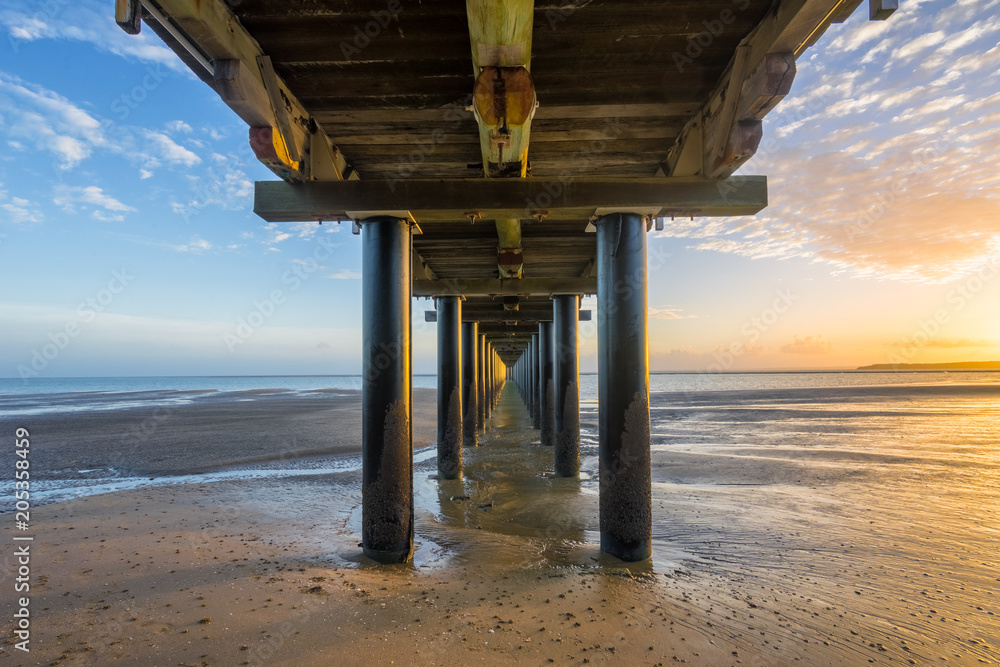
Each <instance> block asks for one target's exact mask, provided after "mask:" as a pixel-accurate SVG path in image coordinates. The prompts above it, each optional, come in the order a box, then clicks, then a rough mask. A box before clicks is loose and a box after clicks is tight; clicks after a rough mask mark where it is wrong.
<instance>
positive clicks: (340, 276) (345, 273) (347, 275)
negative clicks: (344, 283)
mask: <svg viewBox="0 0 1000 667" xmlns="http://www.w3.org/2000/svg"><path fill="white" fill-rule="evenodd" d="M327 278H333V279H335V280H359V279H360V278H361V274H360V273H358V272H357V271H352V270H351V269H341V270H340V271H337V272H335V273H331V274H330V275H328V276H327Z"/></svg>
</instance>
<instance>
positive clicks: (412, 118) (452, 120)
mask: <svg viewBox="0 0 1000 667" xmlns="http://www.w3.org/2000/svg"><path fill="white" fill-rule="evenodd" d="M452 102H454V103H453V104H448V105H445V106H443V107H441V108H436V109H345V110H342V111H336V110H328V111H315V112H314V116H315V117H316V121H317V122H319V123H322V124H323V125H324V126H326V125H327V124H336V123H348V124H357V125H365V124H368V123H393V122H399V123H404V124H430V123H443V124H446V125H448V124H457V123H463V122H464V123H467V124H468V125H469V127H475V121H474V120H473V118H472V114H471V113H470V112H466V111H465V107H466V106H468V104H469V103H470V102H469V100H466V99H465V98H463V99H462V100H452ZM699 108H701V104H700V103H698V102H664V103H652V104H573V105H561V106H560V105H554V104H543V105H541V106H539V107H538V110H537V111H536V112H535V120H534V122H542V121H546V120H570V119H593V120H599V121H605V122H606V121H607V120H609V119H616V118H684V119H685V122H686V119H687V118H689V117H690V116H691V114H693V113H695V112H696V111H698V109H699Z"/></svg>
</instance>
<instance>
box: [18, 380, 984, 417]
mask: <svg viewBox="0 0 1000 667" xmlns="http://www.w3.org/2000/svg"><path fill="white" fill-rule="evenodd" d="M966 383H977V384H979V383H989V384H1000V371H997V372H942V371H937V372H894V373H883V372H858V371H844V372H774V373H770V372H757V373H654V374H652V375H651V376H650V379H649V384H650V391H653V392H680V393H692V392H705V391H754V390H782V389H808V388H822V387H863V386H888V385H925V384H966ZM436 386H437V378H436V377H435V376H433V375H415V376H413V387H414V388H424V389H433V388H435V387H436ZM268 389H273V390H276V391H277V390H281V391H290V392H295V393H299V394H302V395H313V396H316V397H317V398H322V396H323V392H324V391H325V392H336V391H345V390H346V391H359V390H360V389H361V377H360V376H358V375H257V376H220V377H185V376H177V377H173V376H164V377H108V378H85V377H80V378H76V377H74V378H36V379H31V380H28V381H24V380H20V379H16V378H0V414H3V415H6V416H28V415H33V414H55V413H60V412H87V411H95V410H122V409H128V408H134V407H156V406H170V405H183V404H186V403H191V402H192V401H195V400H198V399H199V398H201V397H204V396H206V395H213V397H214V398H222V396H221V395H222V394H225V393H227V392H248V391H257V392H260V391H266V390H268ZM580 398H581V401H583V402H584V403H591V404H593V403H594V402H596V400H597V375H595V374H586V375H582V376H581V377H580Z"/></svg>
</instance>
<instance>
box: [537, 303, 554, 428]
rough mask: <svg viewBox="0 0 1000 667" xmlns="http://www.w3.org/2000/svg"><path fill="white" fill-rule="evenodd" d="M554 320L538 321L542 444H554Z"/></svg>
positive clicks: (539, 412)
mask: <svg viewBox="0 0 1000 667" xmlns="http://www.w3.org/2000/svg"><path fill="white" fill-rule="evenodd" d="M552 361H553V359H552V322H539V323H538V421H539V426H540V428H541V430H542V444H543V445H547V446H551V445H552V444H553V433H554V429H555V406H554V405H553V403H554V402H555V400H554V399H555V387H554V386H553V384H552Z"/></svg>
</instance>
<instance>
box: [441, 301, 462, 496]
mask: <svg viewBox="0 0 1000 667" xmlns="http://www.w3.org/2000/svg"><path fill="white" fill-rule="evenodd" d="M437 328H438V329H437V336H438V368H437V372H438V400H437V403H438V433H437V436H438V437H437V464H438V475H440V476H441V477H442V478H443V479H459V478H460V477H461V476H462V300H461V298H460V297H457V296H442V297H438V299H437Z"/></svg>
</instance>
